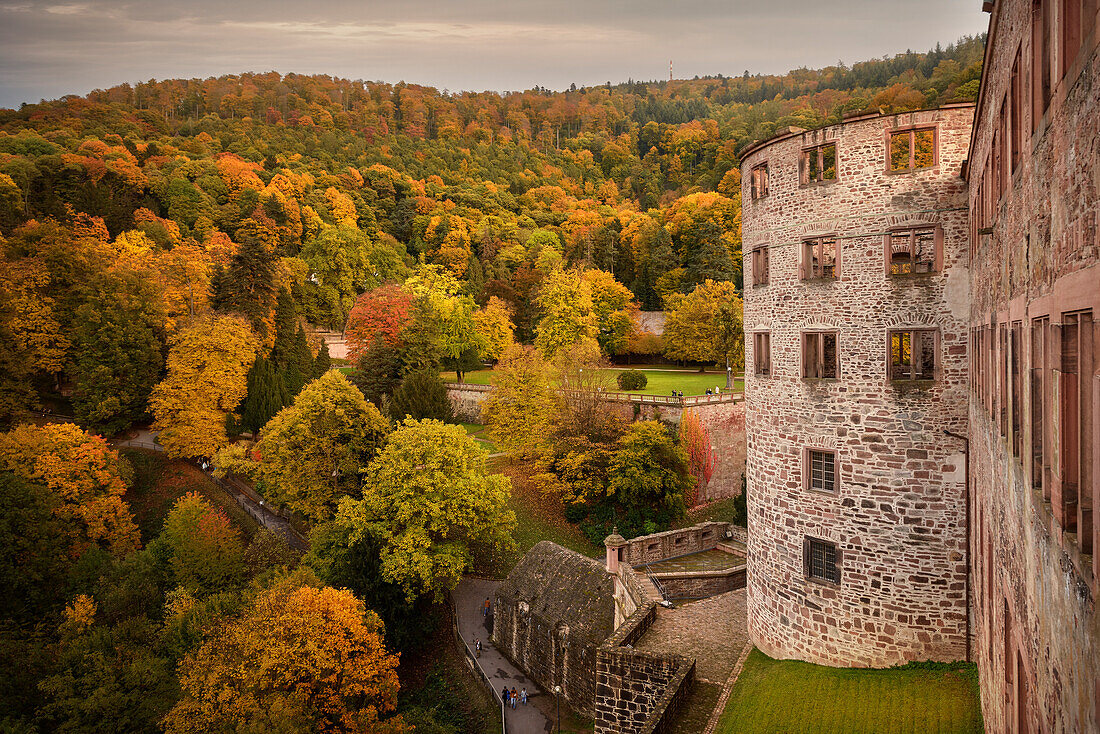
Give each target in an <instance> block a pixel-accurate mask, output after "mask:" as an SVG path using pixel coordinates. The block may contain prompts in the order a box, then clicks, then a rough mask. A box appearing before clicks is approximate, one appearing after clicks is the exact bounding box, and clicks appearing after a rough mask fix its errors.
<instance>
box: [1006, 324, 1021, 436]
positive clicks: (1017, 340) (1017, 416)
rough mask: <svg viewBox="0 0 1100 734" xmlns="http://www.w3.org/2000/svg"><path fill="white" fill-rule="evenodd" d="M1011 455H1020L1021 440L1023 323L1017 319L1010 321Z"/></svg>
mask: <svg viewBox="0 0 1100 734" xmlns="http://www.w3.org/2000/svg"><path fill="white" fill-rule="evenodd" d="M1011 336H1012V354H1011V356H1010V357H1009V358H1010V360H1011V370H1012V373H1011V377H1012V455H1013V456H1020V455H1021V454H1020V446H1021V441H1022V440H1023V416H1024V383H1023V379H1024V378H1023V359H1022V356H1023V355H1022V354H1021V350H1022V349H1023V348H1024V338H1023V337H1024V335H1023V325H1022V324H1021V323H1020V322H1019V321H1013V322H1012V335H1011Z"/></svg>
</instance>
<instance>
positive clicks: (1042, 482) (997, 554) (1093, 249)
mask: <svg viewBox="0 0 1100 734" xmlns="http://www.w3.org/2000/svg"><path fill="white" fill-rule="evenodd" d="M1043 6H1046V7H1048V9H1050V10H1052V11H1053V12H1051V14H1050V16H1049V17H1050V18H1051V20H1053V21H1054V27H1053V28H1052V30H1051V33H1050V39H1051V45H1050V50H1051V52H1052V53H1051V55H1052V57H1053V60H1052V62H1051V68H1052V72H1053V78H1054V83H1053V84H1052V90H1051V100H1050V104H1049V108H1048V109H1047V111H1046V112H1045V113H1043V112H1042V110H1041V108H1038V109H1037V106H1036V105H1034V104H1033V102H1034V96H1035V95H1034V92H1035V91H1036V90H1035V89H1034V88H1033V85H1032V78H1033V76H1032V71H1033V68H1034V59H1035V57H1036V55H1038V56H1039V57H1040V58H1041V52H1040V54H1036V53H1035V50H1036V49H1035V45H1036V44H1035V41H1034V36H1033V34H1032V31H1033V21H1035V20H1036V16H1034V15H1033V4H1032V2H1031V1H1030V0H998V2H997V3H996V4H995V5H994V6H993V10H992V16H991V21H990V22H991V25H990V46H989V49H988V50H987V55H986V61H985V66H984V68H985V69H986V74H985V75H984V79H983V84H984V87H983V90H982V95H981V100H980V106H979V109H978V113H977V117H976V122H975V131H974V141H973V148H972V150H971V155H970V164H969V167H968V181H969V183H970V202H971V205H970V209H971V216H972V229H971V232H972V235H973V242H972V247H973V253H974V255H973V257H974V262H975V265H974V267H973V268H972V269H971V273H970V275H971V279H970V284H971V293H972V305H971V312H970V322H971V327H972V328H973V329H974V330H975V332H976V334H979V333H980V334H981V338H980V340H979V343H980V345H981V348H980V349H979V350H977V353H976V354H975V360H974V363H975V365H976V367H977V369H976V370H975V371H976V373H977V375H976V376H975V378H974V379H973V380H972V386H971V392H970V401H969V402H970V426H971V431H970V436H971V441H970V450H971V479H972V487H973V490H972V491H973V509H972V512H971V515H972V518H973V530H972V533H971V540H972V547H973V549H974V552H973V554H972V556H971V558H972V563H971V565H972V579H973V590H974V593H973V609H974V613H975V620H976V624H975V633H976V634H975V639H974V650H973V652H974V654H975V657H976V659H977V662H978V667H979V673H980V681H981V689H982V697H981V698H982V713H983V717H984V719H985V726H986V731H988V732H991V734H1000V733H1001V732H1022V731H1028V732H1044V733H1050V734H1060V733H1066V734H1068V733H1069V732H1096V731H1100V615H1098V614H1097V611H1096V598H1097V590H1098V586H1100V566H1098V564H1097V563H1096V557H1095V550H1094V552H1093V554H1091V555H1090V554H1088V553H1086V552H1084V546H1083V545H1082V543H1083V541H1084V539H1085V538H1084V536H1083V535H1082V534H1080V533H1073V532H1070V531H1069V528H1068V522H1064V521H1062V520H1060V519H1059V513H1058V510H1059V509H1060V508H1056V506H1055V505H1054V504H1053V502H1056V501H1057V495H1058V494H1060V491H1061V489H1062V486H1061V485H1062V484H1063V483H1066V482H1068V481H1069V480H1068V478H1067V477H1066V476H1065V469H1064V466H1063V464H1062V458H1063V454H1062V451H1063V450H1064V437H1063V435H1062V431H1063V426H1062V425H1061V423H1060V422H1059V416H1060V415H1061V412H1062V407H1061V402H1060V397H1059V396H1060V393H1061V391H1062V389H1063V385H1061V384H1059V380H1060V377H1058V375H1059V372H1058V370H1060V369H1061V350H1060V345H1059V341H1058V340H1059V338H1060V337H1059V331H1058V329H1059V328H1060V327H1061V325H1062V322H1063V321H1064V317H1063V314H1065V313H1067V312H1074V311H1080V310H1083V309H1091V310H1092V318H1093V329H1092V330H1091V339H1092V346H1093V350H1092V352H1093V355H1092V356H1093V360H1092V364H1093V369H1092V372H1093V373H1092V374H1080V375H1079V376H1078V377H1079V380H1080V392H1079V395H1080V401H1081V402H1080V405H1081V407H1082V409H1083V410H1086V411H1087V410H1089V409H1091V411H1092V419H1091V420H1092V423H1091V431H1088V430H1085V431H1082V433H1081V435H1080V447H1081V460H1082V462H1085V467H1086V469H1087V467H1088V466H1089V463H1088V462H1089V461H1090V456H1089V452H1090V451H1091V466H1092V471H1091V477H1090V478H1089V479H1090V481H1088V482H1083V484H1082V486H1079V487H1077V490H1078V493H1079V497H1080V501H1081V502H1088V501H1089V500H1090V499H1091V503H1092V507H1093V508H1094V511H1096V508H1100V438H1098V436H1100V431H1098V430H1097V428H1098V426H1100V373H1098V372H1097V371H1096V370H1097V367H1098V366H1100V331H1098V330H1097V328H1096V324H1097V323H1098V322H1100V285H1098V283H1100V227H1098V221H1097V218H1098V213H1100V48H1098V43H1100V38H1098V36H1100V33H1098V31H1097V30H1095V29H1097V28H1100V17H1094V18H1093V19H1091V23H1090V22H1089V19H1082V21H1081V23H1080V25H1081V26H1082V27H1085V26H1091V27H1092V28H1093V29H1094V30H1093V31H1092V33H1090V34H1089V35H1087V36H1085V37H1084V38H1082V39H1081V40H1082V42H1081V48H1080V51H1079V53H1078V54H1076V56H1072V57H1070V58H1068V63H1065V62H1064V61H1063V58H1064V56H1066V55H1065V54H1063V53H1062V45H1063V41H1062V39H1063V36H1062V33H1061V30H1062V28H1063V27H1064V24H1063V23H1062V17H1061V10H1062V8H1063V7H1068V6H1069V5H1068V4H1067V6H1063V5H1062V4H1061V3H1054V2H1049V1H1048V2H1045V3H1043ZM1085 6H1086V7H1087V6H1088V3H1086V4H1085ZM1093 9H1094V10H1096V5H1095V4H1093ZM1040 37H1041V36H1040ZM1017 49H1019V51H1020V56H1019V60H1017ZM1014 66H1016V67H1017V69H1018V71H1019V76H1018V79H1017V82H1018V84H1019V85H1020V89H1019V93H1020V97H1021V98H1022V99H1021V101H1022V104H1021V105H1019V107H1018V108H1017V107H1015V106H1014V105H1013V104H1012V98H1013V97H1012V70H1013V67H1014ZM1006 100H1007V104H1004V106H1002V104H1003V103H1004V102H1005V101H1006ZM1014 109H1019V111H1020V113H1021V114H1020V119H1019V120H1018V121H1017V123H1016V128H1017V129H1018V130H1019V131H1020V138H1019V144H1018V151H1019V152H1018V161H1017V165H1016V166H1013V165H1012V162H1011V161H1012V155H1011V152H1010V151H1006V150H1005V146H1004V144H1005V142H1006V133H1005V131H1006V130H1007V131H1011V130H1012V129H1013V124H1012V119H1011V118H1012V114H1013V111H1014ZM1006 117H1007V119H1006ZM1009 134H1010V133H1009ZM995 135H996V140H997V148H999V149H1000V153H999V156H1000V158H1001V160H1002V161H1003V164H1002V165H1003V170H1004V175H1003V183H1002V185H1001V186H1000V187H996V186H995V185H994V183H995V180H994V179H993V176H992V173H993V170H994V167H993V159H994V150H995V148H994V136H995ZM1009 139H1011V138H1009ZM998 188H1000V189H1002V190H1003V194H1002V195H1001V196H997V195H996V191H997V189H998ZM979 194H981V196H979ZM983 230H984V231H983ZM1044 318H1046V319H1048V321H1047V322H1046V323H1047V324H1049V330H1048V331H1047V338H1048V339H1050V340H1051V342H1052V344H1051V346H1052V354H1050V356H1049V357H1048V358H1047V360H1045V362H1046V363H1045V364H1044V360H1043V358H1042V350H1041V349H1040V344H1041V342H1040V341H1039V339H1038V338H1037V337H1038V335H1039V334H1042V333H1043V328H1044V326H1043V324H1044V322H1042V321H1039V322H1036V321H1034V320H1035V319H1044ZM1017 324H1018V325H1019V327H1020V330H1019V335H1020V337H1021V339H1020V343H1019V344H1018V349H1016V350H1015V351H1016V354H1015V355H1013V351H1014V348H1013V346H1012V341H1011V339H1009V340H1007V341H1006V342H1005V343H1004V344H1002V343H1001V340H1000V334H1001V329H1002V327H1008V333H1009V334H1011V333H1012V332H1011V327H1013V326H1015V325H1017ZM1036 325H1038V326H1039V327H1040V329H1039V330H1038V331H1037V332H1033V331H1032V327H1033V326H1036ZM1084 331H1085V330H1084V329H1082V332H1084ZM1085 343H1087V341H1086V342H1085ZM1082 351H1085V350H1084V347H1082ZM1013 364H1017V365H1018V371H1019V373H1020V374H1022V375H1023V376H1024V377H1022V379H1021V382H1022V385H1021V386H1020V388H1022V389H1019V388H1017V389H1013V383H1014V379H1013V375H1014V372H1016V370H1014V369H1013V368H1012V367H1011V365H1013ZM1033 369H1034V370H1035V372H1034V373H1033V372H1032V370H1033ZM1042 373H1046V374H1047V378H1048V380H1049V381H1050V387H1049V388H1048V390H1049V392H1047V391H1046V390H1033V387H1032V386H1033V385H1035V384H1036V383H1033V382H1032V376H1033V375H1034V376H1038V375H1041V374H1042ZM1044 398H1045V400H1046V401H1047V402H1046V404H1045V405H1043V404H1041V403H1040V400H1041V399H1044ZM1002 415H1003V416H1004V418H1003V419H1002ZM1036 418H1038V419H1039V422H1038V423H1035V422H1033V421H1034V420H1035V419H1036ZM1013 426H1018V431H1016V430H1014V429H1013ZM1036 428H1039V429H1040V430H1036ZM1014 432H1015V433H1017V437H1016V441H1014V440H1013V433H1014ZM1035 450H1037V451H1038V455H1035V454H1033V451H1035ZM1033 477H1034V478H1036V479H1035V481H1033ZM1039 477H1041V478H1039ZM1088 484H1091V486H1088ZM1072 512H1073V515H1074V517H1075V516H1076V509H1075V508H1074V509H1073V510H1072ZM1064 517H1065V516H1063V518H1064ZM1081 530H1083V531H1084V533H1088V532H1089V530H1088V529H1087V528H1081ZM1091 532H1092V547H1093V549H1095V548H1098V547H1100V523H1097V522H1096V521H1095V519H1094V520H1093V527H1092V528H1091Z"/></svg>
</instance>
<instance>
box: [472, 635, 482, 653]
mask: <svg viewBox="0 0 1100 734" xmlns="http://www.w3.org/2000/svg"><path fill="white" fill-rule="evenodd" d="M474 651H475V652H476V653H477V654H476V655H475V656H474V657H478V658H479V657H481V638H480V637H475V638H474Z"/></svg>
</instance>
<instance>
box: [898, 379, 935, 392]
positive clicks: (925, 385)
mask: <svg viewBox="0 0 1100 734" xmlns="http://www.w3.org/2000/svg"><path fill="white" fill-rule="evenodd" d="M889 382H890V384H891V385H892V386H893V387H894V388H896V389H898V390H928V389H930V388H933V387H935V386H936V381H935V380H890V381H889Z"/></svg>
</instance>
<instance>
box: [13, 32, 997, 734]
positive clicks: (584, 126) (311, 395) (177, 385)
mask: <svg viewBox="0 0 1100 734" xmlns="http://www.w3.org/2000/svg"><path fill="white" fill-rule="evenodd" d="M983 46H984V38H982V37H965V38H962V39H961V40H959V41H958V42H956V43H954V44H951V45H948V46H946V47H940V46H937V47H936V48H935V49H932V50H929V51H928V52H924V53H915V52H906V53H904V54H899V55H896V56H892V57H889V58H883V59H876V60H870V61H865V62H861V63H857V64H854V65H852V66H850V67H848V66H844V65H837V66H832V67H828V68H824V69H816V70H811V69H798V70H794V71H791V72H789V73H788V74H786V75H782V76H765V75H752V74H750V73H749V72H747V71H746V72H745V73H744V75H742V76H735V77H726V76H717V77H706V78H695V79H688V80H675V81H660V82H636V81H628V82H625V83H618V84H612V83H610V82H609V83H608V84H606V85H600V86H595V87H583V88H577V87H575V86H574V87H572V88H570V89H569V90H568V91H561V92H557V91H550V90H547V89H542V88H537V87H536V88H533V89H528V90H526V91H523V92H505V93H492V92H481V93H473V92H450V91H447V90H438V89H434V88H430V87H424V86H417V85H415V84H406V83H404V82H402V83H399V84H385V83H376V82H364V81H350V80H347V79H338V78H332V77H326V76H300V75H294V74H288V75H285V76H283V75H280V74H276V73H267V74H254V73H247V74H239V75H229V76H222V77H218V78H209V79H190V80H187V79H174V80H164V81H156V80H150V81H148V82H143V83H139V84H135V85H130V84H123V85H120V86H116V87H112V88H110V89H106V90H95V91H93V92H91V93H90V94H88V95H86V96H83V97H81V96H67V97H64V98H62V99H58V100H53V101H43V102H41V103H39V104H28V105H24V106H22V107H21V108H20V109H18V110H0V535H2V538H0V543H2V544H3V547H4V548H5V553H4V556H3V560H2V562H0V579H2V582H3V585H4V588H5V594H4V595H3V598H2V600H0V660H3V661H4V663H3V670H2V673H3V674H2V675H0V729H2V730H5V731H8V730H10V731H16V732H46V731H65V732H92V731H95V732H101V731H127V732H144V731H150V732H153V731H168V732H192V731H195V732H197V731H222V730H224V731H257V732H259V731H286V732H291V731H364V732H366V731H372V732H374V731H380V732H381V731H386V732H389V731H392V732H400V731H408V730H410V729H411V728H412V727H414V726H415V728H416V729H417V730H418V731H423V732H439V733H440V734H447V733H449V732H459V731H472V730H476V729H477V728H478V726H479V723H478V720H477V715H478V714H477V712H476V711H472V710H471V705H472V704H470V703H469V702H468V701H465V699H467V698H469V697H468V696H466V695H465V694H464V693H463V692H462V689H461V686H460V685H459V684H458V683H456V682H455V680H454V676H453V675H452V674H451V673H448V672H447V670H446V669H445V665H444V664H443V663H440V662H439V661H436V660H434V658H433V653H432V649H433V640H435V639H437V638H438V634H439V633H438V629H440V624H441V622H440V620H442V619H444V618H445V607H444V606H443V603H444V602H445V600H446V597H447V593H448V592H449V590H450V589H452V588H453V587H454V585H455V584H456V583H457V582H458V580H459V579H460V578H461V576H462V575H463V574H464V573H467V572H469V571H471V570H474V569H479V570H484V569H493V568H496V569H497V570H498V571H499V570H500V566H501V564H503V563H506V562H507V559H509V558H514V554H515V552H516V548H517V541H516V527H517V517H516V513H515V512H514V506H513V505H512V504H511V502H510V492H511V481H512V480H511V479H510V478H509V476H506V475H505V474H503V473H500V472H499V471H497V469H496V465H495V464H494V463H493V461H492V460H491V459H490V458H489V456H488V453H489V452H487V451H486V450H485V446H483V445H482V444H483V443H484V441H476V440H475V439H474V438H471V436H469V435H468V433H467V430H466V429H465V428H463V427H462V425H460V424H459V423H458V421H457V420H455V418H454V416H453V415H451V413H450V408H449V405H448V402H447V396H446V390H445V386H444V382H443V380H442V378H441V373H445V372H446V373H454V374H453V378H452V379H457V380H459V381H461V380H462V379H463V375H464V374H465V373H468V372H471V371H474V370H480V369H482V368H484V367H487V366H495V369H494V385H496V386H497V397H496V398H495V399H494V400H490V401H489V403H488V405H487V406H486V408H485V413H484V419H485V424H486V426H487V429H486V431H487V433H486V434H485V435H486V436H489V437H490V438H491V441H492V447H491V448H492V450H493V451H494V452H496V453H499V454H501V455H507V456H508V457H510V458H511V459H512V460H514V461H516V462H522V463H523V464H524V465H525V466H527V467H529V472H528V475H529V476H532V477H535V478H537V480H538V482H539V483H540V486H545V487H549V488H550V490H549V491H550V492H551V493H552V495H553V501H554V502H555V503H557V504H558V505H560V506H562V507H564V508H565V510H564V512H565V517H567V518H568V520H569V522H570V523H572V524H573V525H574V526H575V527H574V528H571V529H570V532H575V533H576V536H577V537H578V538H579V539H580V540H579V541H578V542H582V543H583V542H598V540H599V539H600V538H602V537H603V535H605V534H606V533H607V532H608V529H609V528H610V527H611V526H612V524H615V525H616V526H617V527H619V528H620V530H622V531H623V532H624V534H626V535H627V537H630V535H633V534H640V533H642V532H653V531H654V530H657V529H664V528H667V527H669V525H670V523H672V522H674V521H676V520H677V519H678V518H679V517H681V516H682V515H683V513H684V508H685V505H686V504H687V505H689V504H690V496H691V492H692V487H693V481H694V480H693V478H692V476H693V473H696V472H697V471H698V470H699V469H698V467H697V466H695V465H694V459H693V458H692V454H691V451H690V448H691V444H692V442H693V441H694V440H695V438H696V437H694V436H692V435H689V433H685V432H689V431H690V430H692V429H691V427H690V426H689V425H688V424H687V422H685V426H681V427H680V429H679V431H677V429H675V428H671V427H669V426H668V425H665V424H663V423H661V422H659V421H639V422H636V423H623V422H622V421H618V420H615V419H613V418H612V417H610V416H609V415H606V414H604V413H601V411H600V410H599V409H598V408H597V407H595V404H594V403H593V402H592V401H591V400H588V399H587V398H585V397H583V396H584V395H586V394H588V393H589V392H591V391H595V390H597V389H606V388H608V387H610V388H612V389H619V388H622V389H629V388H630V385H624V383H623V382H622V381H620V383H619V385H618V386H617V387H616V386H615V385H610V386H608V385H597V384H596V383H595V382H593V380H598V379H599V378H598V375H599V374H600V370H601V369H603V368H606V367H607V366H608V365H609V364H610V362H611V361H618V362H624V361H630V360H634V361H639V362H645V361H647V360H650V361H657V360H675V361H678V362H681V363H685V364H689V365H691V366H694V367H705V366H711V365H713V366H717V367H719V368H720V369H721V370H725V368H726V367H727V366H729V367H730V369H731V370H733V371H736V370H737V369H738V368H740V367H741V366H742V364H743V362H742V360H743V333H742V329H741V322H740V319H741V312H740V305H739V304H740V299H739V294H740V292H741V288H742V270H741V257H742V252H741V245H742V243H741V233H740V217H741V211H740V208H741V188H742V187H741V178H740V172H739V168H738V165H739V155H740V153H741V151H743V150H744V149H745V148H746V147H747V146H748V145H750V144H751V143H753V142H755V141H759V140H763V139H766V138H768V137H770V136H772V135H775V134H777V133H778V132H780V131H783V130H785V129H786V128H788V127H790V126H796V127H801V128H815V127H820V126H822V125H825V124H829V123H831V122H836V121H839V120H841V119H843V118H844V117H846V116H851V115H855V114H859V113H861V112H865V111H880V110H881V111H886V112H889V111H904V110H913V109H921V108H927V107H934V106H937V105H940V104H944V103H948V102H952V101H962V100H973V99H974V98H975V97H976V94H977V91H978V86H979V81H980V74H981V60H982V53H983ZM640 311H665V313H666V316H667V327H666V332H665V335H664V336H663V337H660V338H659V337H656V336H654V335H652V334H646V333H644V332H643V331H642V330H640V328H639V321H638V313H639V312H640ZM335 333H339V334H343V335H344V336H346V339H347V346H348V354H347V359H346V360H344V359H337V360H334V359H332V357H331V356H330V354H329V352H328V348H327V347H326V346H325V342H324V339H323V337H324V335H325V334H335ZM630 379H637V378H635V377H631V378H630ZM563 387H564V388H566V390H564V391H562V390H560V389H559V388H563ZM563 394H564V395H566V396H573V397H565V398H563V397H562V395H563ZM578 395H579V396H581V397H576V396H578ZM150 432H152V433H155V434H156V442H157V446H156V449H157V450H155V451H153V450H147V449H144V448H135V447H124V446H121V445H119V442H120V441H124V440H126V439H134V438H135V437H141V436H150V435H152V433H150ZM149 440H150V441H151V440H152V439H149ZM623 477H629V478H630V481H629V482H627V481H626V480H624V479H623ZM215 479H217V480H221V481H230V480H231V481H239V482H242V483H244V484H247V486H248V487H249V488H250V489H249V491H255V492H257V493H258V495H257V496H262V497H263V498H264V501H265V503H268V504H269V505H270V506H271V507H272V508H275V509H276V510H278V511H279V512H281V513H284V514H285V516H286V517H289V518H293V523H296V524H295V525H294V532H296V533H298V534H299V537H302V538H304V539H305V540H306V541H307V543H305V545H308V548H305V547H300V548H295V547H293V543H292V544H291V545H290V546H288V545H287V544H286V542H284V541H285V539H284V538H281V537H278V536H277V535H275V534H273V533H272V532H270V531H269V530H268V529H267V528H265V527H264V524H263V522H262V521H261V522H260V523H259V524H257V522H256V521H255V520H254V519H252V518H250V517H249V516H247V514H244V513H242V512H241V511H240V508H238V507H236V506H235V505H234V504H233V503H232V501H229V502H228V503H226V502H223V501H222V500H223V499H224V496H223V495H218V494H217V492H216V491H215V490H216V485H215V484H213V483H212V482H214V481H215ZM171 488H174V489H171ZM165 493H167V494H165ZM219 497H221V498H222V499H219ZM158 498H159V499H158ZM154 500H155V501H154ZM519 520H520V524H521V525H522V524H523V523H522V520H523V518H519ZM586 539H587V540H586ZM503 570H504V571H505V572H506V571H507V568H504V569H503ZM443 634H445V633H443ZM333 666H336V667H337V669H339V670H340V671H341V674H340V675H332V674H329V672H327V671H330V670H331V668H332V667H333ZM227 701H232V704H231V705H230V704H227V703H226V702H227ZM432 702H435V705H432ZM120 712H124V714H123V713H120ZM219 727H221V728H219Z"/></svg>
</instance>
